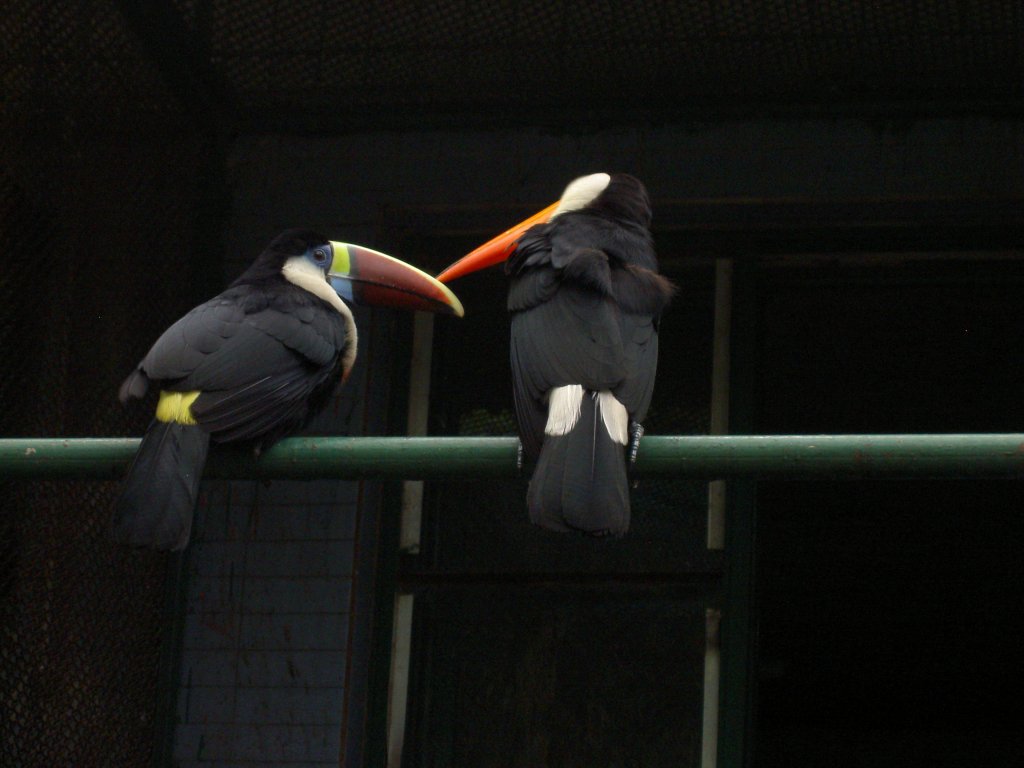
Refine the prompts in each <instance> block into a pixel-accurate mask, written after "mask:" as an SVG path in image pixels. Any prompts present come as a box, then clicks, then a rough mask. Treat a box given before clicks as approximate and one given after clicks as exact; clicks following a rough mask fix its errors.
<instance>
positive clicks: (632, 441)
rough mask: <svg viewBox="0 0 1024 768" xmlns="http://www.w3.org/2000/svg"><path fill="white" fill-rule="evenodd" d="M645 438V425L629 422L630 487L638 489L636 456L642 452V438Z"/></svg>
mask: <svg viewBox="0 0 1024 768" xmlns="http://www.w3.org/2000/svg"><path fill="white" fill-rule="evenodd" d="M643 436H644V425H643V424H641V423H640V422H639V421H631V422H629V467H628V473H629V485H630V487H631V488H636V486H637V479H636V473H635V471H634V468H635V467H636V455H637V453H639V452H640V438H642V437H643Z"/></svg>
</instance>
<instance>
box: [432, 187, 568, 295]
mask: <svg viewBox="0 0 1024 768" xmlns="http://www.w3.org/2000/svg"><path fill="white" fill-rule="evenodd" d="M560 204H561V201H559V202H557V203H552V204H551V205H549V206H548V207H547V208H545V209H544V210H543V211H539V212H538V213H535V214H533V216H531V217H530V218H528V219H526V220H525V221H521V222H519V223H518V224H516V225H515V226H514V227H512V228H511V229H507V230H505V231H504V232H502V233H501V234H500V235H498V236H497V237H495V238H493V239H491V240H488V241H487V242H486V243H484V244H483V245H481V246H479V247H477V248H475V249H474V250H473V251H472V252H471V253H469V254H467V255H466V256H463V257H462V258H461V259H459V260H458V261H456V262H455V263H454V264H452V265H451V266H449V267H448V268H446V269H445V270H444V271H443V272H442V273H441V274H439V275H438V276H437V279H438V280H439V281H441V282H442V283H447V282H449V281H451V280H454V279H455V278H457V277H462V276H463V275H468V274H469V273H470V272H476V271H477V270H479V269H484V268H485V267H490V266H493V265H495V264H500V263H501V262H503V261H505V260H506V259H507V258H508V257H509V256H511V255H512V251H513V250H515V245H516V241H518V240H519V238H520V237H522V236H523V233H524V232H526V230H528V229H529V228H530V227H532V226H533V225H534V224H543V223H545V222H547V221H548V220H549V219H550V218H551V216H552V214H554V212H555V209H556V208H558V206H559V205H560Z"/></svg>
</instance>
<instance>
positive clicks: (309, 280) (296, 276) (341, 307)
mask: <svg viewBox="0 0 1024 768" xmlns="http://www.w3.org/2000/svg"><path fill="white" fill-rule="evenodd" d="M281 274H282V275H284V279H285V280H287V281H288V282H289V283H291V284H292V285H297V286H298V287H299V288H302V289H303V290H304V291H309V292H310V293H312V294H313V295H314V296H316V297H317V298H320V299H323V300H324V301H326V302H327V303H328V304H330V305H331V306H332V307H334V308H335V309H336V310H338V313H339V314H340V315H341V316H342V317H343V318H344V319H345V339H346V341H348V344H347V345H346V346H345V353H344V356H343V357H342V362H341V364H342V371H344V375H346V376H347V375H348V372H349V371H350V370H352V365H353V364H354V363H355V361H356V347H357V346H358V341H359V336H358V334H357V333H356V321H355V318H354V317H352V310H351V309H349V308H348V305H347V304H346V303H345V302H344V301H342V300H341V297H340V296H339V295H338V294H337V292H336V291H335V290H334V289H333V288H331V284H330V283H328V282H327V278H326V277H325V276H324V271H323V270H322V269H320V268H319V267H317V266H316V265H315V264H313V263H312V262H311V261H309V259H307V258H306V257H305V256H293V257H292V258H290V259H288V261H286V262H285V263H284V266H283V267H281Z"/></svg>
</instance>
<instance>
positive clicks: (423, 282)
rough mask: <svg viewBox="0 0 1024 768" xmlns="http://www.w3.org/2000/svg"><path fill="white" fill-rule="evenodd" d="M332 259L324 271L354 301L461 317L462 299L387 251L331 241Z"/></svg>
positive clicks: (339, 291) (345, 295) (337, 289)
mask: <svg viewBox="0 0 1024 768" xmlns="http://www.w3.org/2000/svg"><path fill="white" fill-rule="evenodd" d="M331 248H332V249H333V251H334V260H333V262H332V263H331V269H330V271H329V272H328V273H327V279H328V280H330V282H331V287H332V288H334V290H335V291H337V292H338V295H339V296H341V297H342V298H343V299H348V300H349V301H352V302H355V303H356V304H367V305H370V306H375V307H392V308H395V309H418V310H420V311H422V312H439V313H441V314H447V315H455V316H456V317H462V315H463V314H464V312H463V309H462V302H460V301H459V299H458V297H457V296H456V295H455V294H454V293H452V291H451V289H450V288H448V286H446V285H442V284H441V283H440V282H438V281H437V280H436V279H435V278H433V277H431V276H430V275H428V274H427V273H426V272H424V271H422V270H419V269H416V267H413V266H411V265H409V264H406V263H405V262H404V261H400V260H399V259H396V258H394V257H393V256H388V255H387V254H386V253H381V252H380V251H374V250H372V249H370V248H364V247H363V246H361V245H351V244H350V243H338V242H335V241H333V240H332V241H331Z"/></svg>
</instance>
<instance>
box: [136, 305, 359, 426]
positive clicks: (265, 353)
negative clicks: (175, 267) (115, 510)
mask: <svg viewBox="0 0 1024 768" xmlns="http://www.w3.org/2000/svg"><path fill="white" fill-rule="evenodd" d="M346 343H347V340H346V339H345V324H344V320H343V318H342V317H341V316H340V315H339V314H338V313H337V312H336V311H335V310H334V309H331V308H329V307H327V306H326V305H323V304H322V303H321V302H319V300H318V299H316V298H315V297H312V296H308V295H305V292H304V291H301V289H295V290H294V291H291V290H287V289H286V290H285V291H284V292H278V293H277V294H275V295H270V294H264V293H261V292H260V291H259V289H254V288H253V287H251V286H241V287H238V288H233V289H229V290H228V291H225V292H224V293H223V294H221V295H220V296H218V297H216V298H214V299H211V300H210V301H208V302H206V303H205V304H202V305H200V306H198V307H196V308H195V309H193V310H192V311H191V312H189V313H188V314H187V315H185V316H184V317H182V318H181V319H180V320H178V321H177V322H176V323H174V325H172V326H171V327H170V328H168V329H167V330H166V331H165V332H164V333H163V335H161V336H160V338H159V339H157V341H156V343H155V344H154V345H153V347H152V349H150V351H149V353H148V354H147V355H146V357H145V358H144V359H143V361H142V363H140V366H139V368H140V370H141V371H142V372H143V373H144V374H145V375H146V376H147V377H148V378H149V379H153V380H157V381H159V382H160V383H161V386H162V387H163V388H164V389H171V390H175V391H194V390H198V391H200V392H202V394H201V395H200V396H199V397H198V398H197V399H196V401H195V402H194V403H193V405H192V413H193V415H194V416H195V417H196V420H197V421H198V422H199V423H200V424H201V425H202V426H203V427H204V428H206V429H207V430H208V431H210V432H212V433H213V434H214V435H215V437H217V439H219V440H241V439H248V438H253V437H258V436H261V435H264V434H267V433H268V432H277V431H281V430H282V429H284V428H293V427H295V426H299V425H300V424H301V423H302V422H303V421H304V420H305V417H306V415H307V412H308V409H309V400H310V398H311V396H313V395H314V393H318V392H319V391H321V390H323V389H324V388H327V387H330V386H333V383H334V382H333V381H332V378H333V374H335V371H336V368H338V365H339V361H340V359H341V355H342V352H343V350H344V348H345V345H346ZM130 381H131V377H129V382H130ZM129 382H126V386H127V385H128V383H129Z"/></svg>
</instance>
